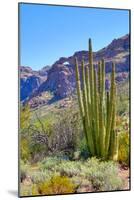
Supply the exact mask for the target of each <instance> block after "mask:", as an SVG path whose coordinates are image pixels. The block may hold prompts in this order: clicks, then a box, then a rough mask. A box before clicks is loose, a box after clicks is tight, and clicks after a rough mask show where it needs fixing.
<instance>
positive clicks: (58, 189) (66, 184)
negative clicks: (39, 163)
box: [38, 176, 75, 195]
mask: <svg viewBox="0 0 134 200" xmlns="http://www.w3.org/2000/svg"><path fill="white" fill-rule="evenodd" d="M38 192H39V194H42V195H43V194H46V195H50V194H66V193H74V192H75V185H74V184H73V183H72V182H71V180H70V179H69V178H68V177H65V176H53V177H52V178H51V179H50V180H49V181H47V182H44V183H41V184H40V185H39V186H38Z"/></svg>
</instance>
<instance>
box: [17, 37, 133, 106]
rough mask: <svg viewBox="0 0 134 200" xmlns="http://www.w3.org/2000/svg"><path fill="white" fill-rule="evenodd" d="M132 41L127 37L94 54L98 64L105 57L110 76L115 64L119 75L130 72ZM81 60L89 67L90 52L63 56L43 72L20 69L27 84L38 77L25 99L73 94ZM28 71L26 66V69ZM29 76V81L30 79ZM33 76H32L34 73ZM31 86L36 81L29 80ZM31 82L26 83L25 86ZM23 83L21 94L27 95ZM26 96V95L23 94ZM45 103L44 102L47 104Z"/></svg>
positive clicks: (32, 100)
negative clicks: (45, 93)
mask: <svg viewBox="0 0 134 200" xmlns="http://www.w3.org/2000/svg"><path fill="white" fill-rule="evenodd" d="M129 40H130V38H129V34H126V35H124V36H123V37H121V38H118V39H114V40H112V42H111V43H110V44H109V45H108V46H106V47H104V48H102V49H100V50H99V51H97V52H94V53H93V58H94V65H96V64H97V63H98V61H99V60H100V59H102V58H104V59H105V63H106V73H108V72H110V71H111V63H112V62H113V61H114V62H115V64H116V72H117V73H120V72H126V73H128V72H129V64H130V63H129V60H130V59H129V55H130V53H129V51H130V41H129ZM75 57H77V59H78V62H79V64H80V62H81V59H82V58H84V60H85V64H88V51H86V50H82V51H77V52H75V53H74V54H73V55H72V56H69V57H61V58H59V60H57V61H56V62H55V63H54V64H53V65H52V66H48V68H46V69H45V67H44V68H43V70H44V72H43V70H39V71H33V74H32V71H31V70H32V69H31V68H28V67H27V68H26V70H27V72H26V71H25V70H24V69H23V70H22V69H21V67H20V71H21V72H20V79H21V78H22V79H24V71H25V79H26V81H27V80H29V79H32V78H33V76H34V77H35V80H34V81H33V82H35V83H34V84H33V85H34V88H30V89H31V90H30V93H28V92H26V95H25V96H26V98H22V99H21V100H23V101H25V100H28V101H29V102H30V103H31V104H32V103H33V102H34V100H35V99H36V100H37V101H38V100H39V98H40V96H42V93H43V92H48V91H49V92H52V93H53V94H54V97H57V98H65V97H68V96H69V95H71V94H72V93H73V92H74V90H75V65H74V58H75ZM23 68H24V67H23ZM26 73H27V78H26ZM30 73H31V74H30ZM29 83H30V84H32V82H30V81H29ZM26 85H27V82H25V87H26ZM25 87H23V83H22V86H21V93H22V94H23V93H25V92H24V91H25V90H24V88H25ZM22 97H23V95H22ZM43 102H44V101H43Z"/></svg>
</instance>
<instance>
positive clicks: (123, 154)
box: [118, 132, 129, 165]
mask: <svg viewBox="0 0 134 200" xmlns="http://www.w3.org/2000/svg"><path fill="white" fill-rule="evenodd" d="M118 160H119V162H121V163H122V164H126V165H129V134H128V133H127V132H125V133H122V134H120V135H119V154H118Z"/></svg>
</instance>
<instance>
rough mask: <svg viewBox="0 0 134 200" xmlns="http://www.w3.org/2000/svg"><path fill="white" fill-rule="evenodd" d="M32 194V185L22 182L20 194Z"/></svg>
mask: <svg viewBox="0 0 134 200" xmlns="http://www.w3.org/2000/svg"><path fill="white" fill-rule="evenodd" d="M30 195H32V186H31V185H24V184H23V183H21V184H20V196H30Z"/></svg>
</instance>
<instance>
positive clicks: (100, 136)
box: [75, 39, 118, 160]
mask: <svg viewBox="0 0 134 200" xmlns="http://www.w3.org/2000/svg"><path fill="white" fill-rule="evenodd" d="M75 66H76V86H77V96H78V102H79V109H80V115H81V118H82V122H83V129H84V134H85V138H86V141H87V146H88V149H89V151H90V153H91V155H92V156H97V157H100V158H102V159H112V160H117V159H118V135H117V133H116V130H115V126H116V106H115V102H116V84H115V64H112V73H111V88H110V91H109V92H106V91H105V62H104V60H103V59H102V60H101V61H100V62H99V63H98V68H97V69H95V67H94V66H93V53H92V44H91V39H89V65H88V66H85V64H84V60H83V59H82V63H81V71H82V78H81V80H80V72H79V65H78V61H77V58H75Z"/></svg>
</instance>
